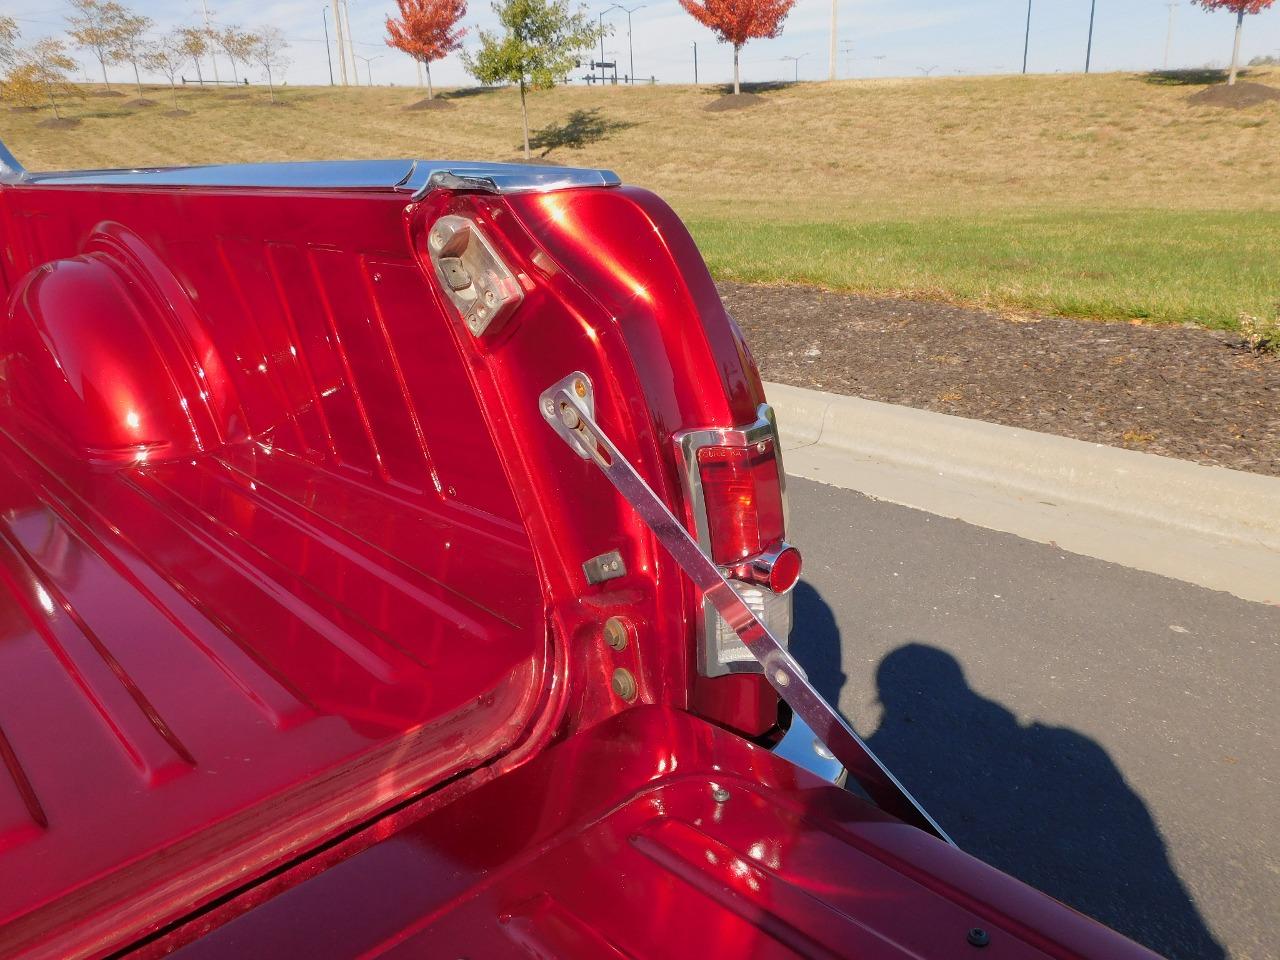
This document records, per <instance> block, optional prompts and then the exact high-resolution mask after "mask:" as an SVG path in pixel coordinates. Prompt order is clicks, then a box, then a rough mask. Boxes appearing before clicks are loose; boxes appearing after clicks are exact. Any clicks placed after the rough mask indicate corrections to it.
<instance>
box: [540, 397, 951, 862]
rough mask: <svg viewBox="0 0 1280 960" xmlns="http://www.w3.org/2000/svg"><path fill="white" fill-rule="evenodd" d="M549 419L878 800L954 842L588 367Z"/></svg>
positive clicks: (545, 406) (547, 410) (557, 400)
mask: <svg viewBox="0 0 1280 960" xmlns="http://www.w3.org/2000/svg"><path fill="white" fill-rule="evenodd" d="M538 404H539V408H540V409H541V411H542V415H543V417H544V418H545V419H546V421H547V422H548V423H549V424H550V425H551V426H552V427H553V428H554V429H555V431H556V432H557V433H558V434H560V436H561V437H562V438H563V439H564V440H565V442H566V443H568V445H569V446H570V447H571V448H572V449H573V450H574V451H575V452H576V453H577V454H578V455H579V456H580V457H582V458H583V459H587V460H591V461H592V462H593V463H595V465H596V466H597V467H599V468H600V470H601V471H602V472H603V473H604V475H605V476H606V477H608V478H609V481H610V482H611V483H612V484H613V485H614V487H616V488H617V490H618V492H619V493H620V494H622V497H623V499H625V500H626V501H627V502H628V503H629V504H631V506H632V508H633V509H634V510H635V511H636V513H638V514H639V515H640V519H641V520H643V521H644V522H645V524H646V525H647V526H648V527H649V529H650V530H651V531H652V532H653V535H654V536H655V537H657V538H658V540H659V542H660V543H661V544H662V545H663V547H664V548H665V549H666V550H667V552H668V553H670V554H671V557H672V559H674V560H675V561H676V563H677V564H678V565H679V566H680V568H681V569H682V570H684V572H685V574H686V575H687V576H688V577H689V579H690V580H692V581H693V583H694V585H695V586H696V587H697V588H698V589H699V590H701V591H702V592H703V595H704V596H706V597H707V598H708V599H709V600H710V601H711V603H712V605H713V606H714V607H715V608H716V612H718V613H719V614H720V616H721V617H723V618H724V620H725V622H726V623H727V624H729V626H730V627H732V628H733V630H734V631H735V632H736V633H737V634H738V636H739V637H740V638H741V639H742V642H743V644H745V645H746V647H747V649H748V650H750V651H751V654H752V655H753V656H754V657H755V658H756V659H757V660H759V661H760V665H761V666H762V667H763V668H764V675H765V677H766V678H768V680H769V682H770V683H771V684H772V685H773V688H774V689H775V690H777V691H778V695H779V696H781V697H782V699H783V700H785V701H786V702H787V703H788V704H789V705H790V707H791V709H792V711H793V712H794V713H795V715H796V716H797V717H799V718H800V719H801V720H803V721H804V722H805V723H806V724H807V725H808V726H809V728H810V729H811V730H813V732H814V734H815V735H816V736H817V737H818V738H819V739H820V740H821V741H822V742H823V743H824V744H825V745H826V746H827V749H829V750H830V751H831V753H832V754H833V755H834V756H835V758H836V759H837V760H839V761H840V762H841V763H842V764H844V767H845V769H847V770H848V771H849V774H850V775H851V776H852V777H853V778H854V779H855V780H856V781H857V782H858V784H859V785H860V786H861V787H862V788H863V789H864V790H865V791H866V792H867V795H868V796H869V797H871V799H872V800H873V801H875V803H876V804H877V805H878V806H879V807H880V808H881V809H882V810H885V811H886V812H888V813H891V814H893V815H894V816H896V817H898V818H899V819H901V820H904V821H906V822H907V823H910V824H913V825H915V826H917V827H920V828H921V829H923V830H925V831H927V832H929V833H932V834H933V835H934V836H937V837H939V838H941V839H942V840H945V841H946V842H947V843H952V842H953V841H952V840H951V838H950V837H948V836H947V834H946V832H945V831H944V830H943V829H942V828H941V827H940V826H938V823H937V822H936V821H935V820H934V819H933V817H931V816H929V814H928V813H927V812H925V810H924V808H923V807H921V806H920V804H919V803H917V802H916V800H915V798H914V797H912V796H911V794H910V793H909V792H908V791H907V790H906V788H905V787H903V786H902V784H901V783H899V782H898V780H897V778H895V777H894V775H893V774H892V773H890V772H889V770H888V768H886V767H885V765H884V764H883V763H881V762H880V760H879V759H878V758H877V757H876V755H875V754H874V753H872V752H871V750H870V748H868V747H867V745H866V744H865V743H864V742H863V741H862V738H860V737H859V736H858V735H857V734H856V733H855V732H854V731H853V728H852V727H850V726H849V724H848V723H846V722H845V720H844V717H842V716H841V715H840V713H839V712H838V711H837V710H836V709H835V708H834V707H833V706H832V705H831V704H829V703H828V702H827V701H826V700H825V699H824V698H823V696H822V694H820V693H819V692H818V691H817V690H816V689H815V688H814V686H813V684H812V683H810V681H809V678H808V676H806V674H805V672H804V670H803V669H802V668H801V666H800V664H798V663H797V662H796V661H795V659H794V658H793V657H792V656H791V654H790V653H788V652H787V648H786V647H785V646H784V645H783V644H782V643H781V642H780V641H779V640H778V638H777V637H775V636H774V635H773V634H772V633H771V632H770V631H769V628H768V627H766V626H765V625H764V623H762V622H761V621H760V618H759V617H757V616H756V615H755V613H753V612H752V610H751V608H750V607H749V606H748V605H747V604H746V603H745V602H744V601H743V600H742V598H741V597H740V596H738V594H737V592H736V591H735V590H734V589H733V587H732V586H730V585H729V582H728V581H727V580H726V579H725V578H724V575H723V574H722V573H721V572H720V569H719V568H718V567H717V566H716V564H715V563H714V562H713V561H712V560H711V558H710V557H708V556H707V555H706V553H704V552H703V550H702V548H701V547H700V546H699V545H698V543H697V541H696V540H694V539H693V537H692V536H690V535H689V532H688V531H687V530H686V529H685V528H684V525H683V524H682V523H681V522H680V521H679V520H677V519H676V517H675V516H674V515H673V514H672V513H671V511H670V510H669V509H668V508H667V505H666V504H665V503H663V502H662V499H661V498H660V497H659V496H658V495H657V494H656V493H654V492H653V490H652V489H651V488H650V487H649V485H648V484H647V483H645V481H644V478H643V477H641V476H640V474H639V473H638V472H637V471H636V469H635V467H633V466H632V465H631V464H630V463H629V462H628V461H627V459H626V458H625V457H624V456H623V455H622V454H621V453H620V452H619V450H618V448H617V447H616V446H615V445H614V443H613V441H612V440H610V439H609V437H608V435H607V434H606V433H605V432H604V431H603V430H602V429H600V426H599V424H597V423H596V421H595V416H594V413H595V403H594V393H593V390H592V386H591V380H590V379H589V378H588V377H587V375H586V374H584V373H574V374H570V375H569V376H568V377H565V378H564V379H563V380H561V381H560V382H559V383H557V384H555V385H553V386H551V387H550V388H548V389H547V390H546V391H544V392H543V394H542V396H541V397H540V398H539V401H538Z"/></svg>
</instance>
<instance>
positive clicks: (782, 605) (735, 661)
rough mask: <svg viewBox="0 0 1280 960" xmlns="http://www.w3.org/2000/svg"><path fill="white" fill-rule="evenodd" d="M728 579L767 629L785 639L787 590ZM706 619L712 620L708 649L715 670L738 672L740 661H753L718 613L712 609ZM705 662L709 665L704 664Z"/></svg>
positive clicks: (787, 629) (788, 622) (788, 621)
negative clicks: (753, 585)
mask: <svg viewBox="0 0 1280 960" xmlns="http://www.w3.org/2000/svg"><path fill="white" fill-rule="evenodd" d="M730 583H731V584H732V585H733V588H734V590H735V591H736V592H737V594H738V596H740V597H742V599H743V600H745V601H746V603H747V606H749V607H750V608H751V612H752V613H754V614H755V615H756V616H757V617H759V618H760V620H761V622H762V623H764V625H765V626H766V627H768V628H769V632H770V633H772V634H773V635H774V636H775V637H777V638H778V639H779V640H781V641H782V642H783V643H786V642H787V635H788V634H789V633H791V594H789V593H774V592H773V591H771V590H768V589H766V588H764V587H752V586H748V585H746V584H738V583H734V582H733V581H730ZM709 619H710V620H712V621H713V623H714V639H713V642H712V644H711V649H710V650H709V651H708V652H709V653H710V654H711V656H712V657H713V658H714V667H716V668H718V670H716V673H717V674H719V673H740V672H742V665H743V664H748V665H754V664H755V663H756V659H755V657H753V656H752V655H751V651H749V650H748V649H747V647H746V645H745V644H744V643H743V642H742V641H741V640H740V639H739V638H738V635H737V634H736V633H734V632H733V630H732V628H731V627H730V626H729V625H728V624H727V623H725V622H724V620H723V619H722V618H721V617H720V614H718V613H715V612H714V611H712V613H711V615H710V618H709ZM708 666H713V665H712V664H708ZM753 672H754V671H753Z"/></svg>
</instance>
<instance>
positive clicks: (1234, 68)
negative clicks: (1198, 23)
mask: <svg viewBox="0 0 1280 960" xmlns="http://www.w3.org/2000/svg"><path fill="white" fill-rule="evenodd" d="M1243 32H1244V9H1243V8H1241V9H1240V10H1239V11H1237V13H1236V45H1235V47H1234V48H1233V49H1232V51H1231V75H1230V76H1229V77H1227V86H1229V87H1230V86H1234V84H1235V82H1236V73H1238V72H1239V70H1240V34H1241V33H1243Z"/></svg>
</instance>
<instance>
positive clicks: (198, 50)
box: [178, 27, 209, 87]
mask: <svg viewBox="0 0 1280 960" xmlns="http://www.w3.org/2000/svg"><path fill="white" fill-rule="evenodd" d="M178 34H179V36H181V37H182V52H183V53H185V54H186V55H187V59H188V60H190V61H191V62H192V63H194V64H195V65H196V79H197V80H198V81H199V82H200V86H202V87H203V86H204V74H203V73H201V72H200V60H201V58H203V57H204V55H205V54H206V53H208V52H209V38H208V37H207V36H206V35H205V32H204V28H203V27H183V28H181V29H180V30H179V31H178Z"/></svg>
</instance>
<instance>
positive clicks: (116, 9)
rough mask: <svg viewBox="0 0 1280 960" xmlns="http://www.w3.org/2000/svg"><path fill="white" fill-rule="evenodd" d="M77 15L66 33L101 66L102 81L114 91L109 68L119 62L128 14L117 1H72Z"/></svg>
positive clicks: (70, 18) (72, 19)
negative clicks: (121, 28)
mask: <svg viewBox="0 0 1280 960" xmlns="http://www.w3.org/2000/svg"><path fill="white" fill-rule="evenodd" d="M70 3H71V6H72V8H73V9H74V10H75V13H74V14H72V15H71V16H69V17H67V23H69V24H70V25H71V29H70V30H68V31H67V33H68V34H69V35H70V37H71V39H72V40H74V41H75V44H76V46H78V47H82V48H83V49H85V50H88V51H90V52H91V53H92V54H93V55H94V57H95V58H97V61H98V64H99V65H100V66H101V67H102V82H103V83H104V84H106V86H107V89H108V90H110V89H111V81H110V80H108V79H107V65H108V64H111V63H116V62H118V61H119V59H120V27H121V24H122V22H123V21H124V20H125V18H126V17H127V16H128V11H127V10H125V8H124V7H122V6H120V4H118V3H116V2H115V0H70Z"/></svg>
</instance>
